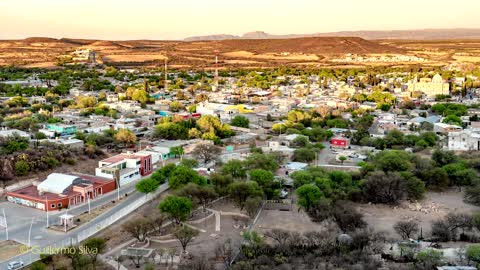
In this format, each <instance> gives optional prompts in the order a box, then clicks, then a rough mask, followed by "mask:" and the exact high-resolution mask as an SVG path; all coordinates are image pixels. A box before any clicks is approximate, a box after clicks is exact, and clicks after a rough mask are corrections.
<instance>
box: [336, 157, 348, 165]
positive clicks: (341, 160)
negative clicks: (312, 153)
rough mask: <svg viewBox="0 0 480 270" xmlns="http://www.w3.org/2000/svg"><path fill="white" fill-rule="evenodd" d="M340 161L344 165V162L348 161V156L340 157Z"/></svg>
mask: <svg viewBox="0 0 480 270" xmlns="http://www.w3.org/2000/svg"><path fill="white" fill-rule="evenodd" d="M338 159H339V160H340V162H342V164H343V162H345V160H347V157H346V156H340V157H339V158H338Z"/></svg>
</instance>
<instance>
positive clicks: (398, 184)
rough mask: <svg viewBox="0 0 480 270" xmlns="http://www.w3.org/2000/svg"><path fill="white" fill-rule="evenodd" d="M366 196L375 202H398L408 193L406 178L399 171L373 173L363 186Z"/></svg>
mask: <svg viewBox="0 0 480 270" xmlns="http://www.w3.org/2000/svg"><path fill="white" fill-rule="evenodd" d="M362 190H363V193H364V196H365V198H366V199H367V200H368V201H370V202H373V203H386V204H396V203H398V202H399V201H400V200H401V199H403V198H404V197H405V195H406V193H407V190H406V185H405V180H404V179H403V178H402V177H401V176H400V175H398V174H397V173H384V172H381V171H377V172H373V173H371V174H370V175H369V176H368V177H367V179H366V180H365V182H364V183H363V187H362Z"/></svg>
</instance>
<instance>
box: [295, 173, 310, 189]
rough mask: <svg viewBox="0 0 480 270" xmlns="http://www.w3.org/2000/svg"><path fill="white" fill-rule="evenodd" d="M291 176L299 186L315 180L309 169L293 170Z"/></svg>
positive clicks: (297, 186)
mask: <svg viewBox="0 0 480 270" xmlns="http://www.w3.org/2000/svg"><path fill="white" fill-rule="evenodd" d="M290 177H291V178H292V179H293V186H294V187H295V188H299V187H301V186H303V185H305V184H311V183H312V182H313V180H314V179H313V177H312V175H311V174H310V173H309V172H307V171H296V172H293V173H292V174H291V175H290Z"/></svg>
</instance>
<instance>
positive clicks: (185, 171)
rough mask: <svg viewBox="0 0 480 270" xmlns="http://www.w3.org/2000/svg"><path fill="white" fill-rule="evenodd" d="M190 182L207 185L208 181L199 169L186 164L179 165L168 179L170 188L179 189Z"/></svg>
mask: <svg viewBox="0 0 480 270" xmlns="http://www.w3.org/2000/svg"><path fill="white" fill-rule="evenodd" d="M188 183H195V184H198V185H205V184H206V183H207V181H206V180H205V178H204V177H203V176H201V175H199V174H198V172H197V171H195V170H193V169H191V168H188V167H185V166H177V167H176V168H175V169H174V170H173V171H172V172H171V173H170V176H169V179H168V184H169V186H170V188H172V189H177V188H179V187H181V186H183V185H186V184H188Z"/></svg>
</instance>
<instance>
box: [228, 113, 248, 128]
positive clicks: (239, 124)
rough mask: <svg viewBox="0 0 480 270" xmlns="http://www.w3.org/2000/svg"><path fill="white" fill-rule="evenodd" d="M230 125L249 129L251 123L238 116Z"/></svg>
mask: <svg viewBox="0 0 480 270" xmlns="http://www.w3.org/2000/svg"><path fill="white" fill-rule="evenodd" d="M230 124H231V125H232V126H235V127H241V128H248V126H249V124H250V121H249V120H248V118H246V117H245V116H242V115H236V116H235V117H233V119H232V121H231V122H230Z"/></svg>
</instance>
